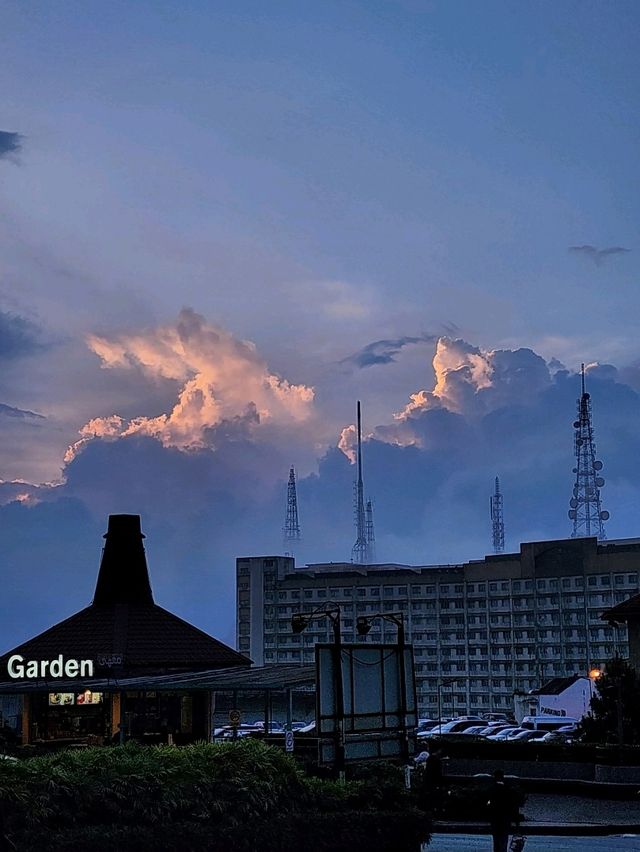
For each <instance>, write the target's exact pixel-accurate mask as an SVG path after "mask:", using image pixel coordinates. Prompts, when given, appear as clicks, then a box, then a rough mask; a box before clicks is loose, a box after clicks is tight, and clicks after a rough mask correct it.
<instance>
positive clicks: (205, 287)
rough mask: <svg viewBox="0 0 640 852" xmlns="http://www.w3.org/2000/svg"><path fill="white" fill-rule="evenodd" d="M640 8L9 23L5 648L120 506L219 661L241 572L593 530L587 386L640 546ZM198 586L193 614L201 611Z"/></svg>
mask: <svg viewBox="0 0 640 852" xmlns="http://www.w3.org/2000/svg"><path fill="white" fill-rule="evenodd" d="M639 35H640V7H638V4H637V3H635V2H626V0H619V2H607V0H602V2H597V3H596V2H569V0H562V1H561V2H545V1H544V0H542V1H541V2H536V3H532V2H530V3H515V2H498V0H485V2H482V3H476V2H470V0H465V1H464V2H463V0H453V2H436V0H433V2H429V0H423V1H422V0H397V2H393V0H389V2H373V0H368V2H339V3H338V2H323V3H316V4H306V3H293V2H290V3H289V2H274V3H270V4H265V3H258V2H255V3H254V2H242V0H235V2H210V3H198V2H194V0H185V2H181V3H177V2H142V0H141V2H136V3H125V2H112V3H109V4H103V3H97V2H83V3H80V2H67V3H64V4H51V3H42V2H33V3H29V4H25V3H20V2H17V0H9V2H7V3H5V4H3V7H2V9H1V10H0V47H1V49H2V57H3V62H2V91H3V99H2V101H3V106H2V110H1V111H0V221H1V222H2V227H1V228H0V366H1V368H2V369H1V370H0V440H1V443H0V504H1V505H0V549H1V552H2V560H1V561H0V580H1V581H2V589H3V595H2V604H0V615H1V616H2V617H1V618H0V650H2V649H3V648H4V647H5V646H6V647H12V646H14V645H16V644H18V642H19V641H21V640H23V639H25V638H27V637H28V636H31V635H33V634H34V633H36V632H37V631H39V630H41V629H44V628H45V627H47V626H49V625H50V624H51V623H53V622H54V621H56V620H59V619H60V618H62V617H64V616H66V615H68V614H70V613H71V612H73V611H74V610H75V609H77V608H79V607H80V606H82V605H84V604H85V603H86V602H87V601H88V600H90V598H91V596H92V592H93V584H94V582H95V576H96V571H97V562H98V558H99V553H100V547H101V541H102V540H101V535H102V533H103V532H104V531H105V530H106V517H107V515H108V514H109V513H110V512H136V513H140V514H142V516H143V526H144V529H145V532H146V533H147V551H148V555H149V561H150V567H151V571H152V583H153V585H154V590H155V592H156V598H157V600H158V602H159V603H161V604H163V605H165V606H167V607H168V608H169V609H172V610H174V611H176V612H177V613H178V614H180V615H182V616H183V617H185V618H187V619H189V620H191V621H194V622H195V623H196V624H198V626H200V627H202V628H203V629H206V630H209V631H210V632H212V633H214V634H215V635H217V636H219V637H220V638H222V639H225V640H227V641H232V639H233V632H234V626H233V624H234V621H233V620H234V616H233V601H234V559H235V557H236V556H239V555H249V554H255V553H261V552H266V551H270V552H275V551H280V550H281V541H280V528H281V526H282V523H283V520H284V508H285V506H284V495H285V490H286V478H287V474H288V469H289V465H290V464H294V465H295V466H296V468H297V471H298V476H299V499H300V516H301V522H302V526H303V535H304V543H303V547H302V550H301V553H300V558H301V559H302V560H304V561H307V560H309V561H325V560H330V559H333V560H339V559H348V558H349V556H350V550H351V545H352V543H353V538H354V531H353V514H352V481H353V472H354V471H353V466H352V464H351V462H350V457H351V449H352V445H353V431H352V430H351V429H350V428H349V427H350V426H351V425H352V424H353V422H354V413H355V400H356V399H361V400H362V404H363V412H364V430H365V434H366V436H367V441H366V445H365V486H366V490H367V492H368V496H370V497H371V498H372V499H373V501H374V509H375V521H376V532H377V539H378V541H377V545H378V556H379V557H380V559H382V560H388V561H398V562H415V563H421V564H430V563H435V562H454V561H457V560H462V559H469V558H480V557H481V556H482V555H483V554H484V553H485V552H486V551H487V550H488V545H489V522H488V512H487V508H488V496H489V493H490V491H491V487H492V482H493V477H494V476H495V475H496V474H500V476H501V478H502V481H503V486H504V492H505V520H506V524H507V543H508V546H509V547H511V548H517V546H518V543H519V542H520V541H521V540H531V539H535V538H553V537H560V536H565V535H568V534H569V533H570V523H569V521H568V518H567V508H568V500H569V497H570V496H571V486H572V481H571V479H572V476H571V468H572V467H573V459H572V437H573V436H572V429H571V423H572V421H573V419H574V412H575V400H576V397H577V395H578V392H579V380H578V376H577V373H576V371H577V370H579V365H580V363H581V362H582V361H584V362H585V363H586V364H587V365H589V367H588V370H587V380H588V383H589V389H590V390H591V392H592V396H593V405H594V419H595V428H596V440H597V444H598V450H599V455H600V457H601V458H602V459H603V462H604V474H605V476H606V478H607V484H606V486H605V488H604V489H603V501H604V505H605V507H606V508H607V509H608V510H609V511H610V512H611V520H610V521H609V522H608V524H607V532H608V535H609V537H610V538H616V537H632V536H636V535H638V534H639V533H640V525H639V522H638V514H639V513H638V509H639V504H640V500H639V498H640V462H639V461H638V459H640V452H639V451H640V439H639V437H638V436H639V434H640V432H639V428H638V427H639V425H640V424H639V415H640V342H639V340H638V332H637V326H638V317H639V316H640V287H639V286H638V257H639V252H640V246H639V244H638V222H639V221H640V215H639V214H640V210H639V208H640V201H639V198H640V195H639V193H638V178H639V170H638V156H637V153H638V150H639V143H640V139H639V136H640V133H639V130H640V126H639V125H640V122H639V118H638V116H639V115H640V110H639V106H640V103H639V101H640V94H639V92H640V89H639V86H638V82H639V79H640V73H639V70H640V69H639V65H640V59H639V58H638V50H637V44H638V36H639ZM196 590H197V591H196Z"/></svg>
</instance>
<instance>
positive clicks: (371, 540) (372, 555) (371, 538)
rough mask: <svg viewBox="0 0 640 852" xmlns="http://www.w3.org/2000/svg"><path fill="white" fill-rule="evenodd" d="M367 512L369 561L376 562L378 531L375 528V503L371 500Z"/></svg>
mask: <svg viewBox="0 0 640 852" xmlns="http://www.w3.org/2000/svg"><path fill="white" fill-rule="evenodd" d="M365 514H366V516H367V529H366V536H367V545H368V547H369V560H368V561H369V562H375V559H376V533H375V530H374V528H373V505H372V503H371V500H367V506H366V509H365Z"/></svg>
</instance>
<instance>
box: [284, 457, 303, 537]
mask: <svg viewBox="0 0 640 852" xmlns="http://www.w3.org/2000/svg"><path fill="white" fill-rule="evenodd" d="M282 540H283V544H284V549H285V553H286V554H289V552H290V551H291V548H292V547H293V546H294V545H295V544H296V543H297V542H299V541H300V522H299V520H298V495H297V493H296V472H295V469H294V467H293V465H292V466H291V468H290V470H289V482H288V484H287V512H286V515H285V519H284V527H283V528H282Z"/></svg>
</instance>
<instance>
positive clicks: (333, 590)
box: [238, 573, 638, 600]
mask: <svg viewBox="0 0 640 852" xmlns="http://www.w3.org/2000/svg"><path fill="white" fill-rule="evenodd" d="M586 584H587V586H588V587H590V588H593V587H596V586H600V587H603V588H607V587H611V586H615V587H625V586H637V584H638V575H637V574H627V573H624V574H598V575H596V574H590V575H587V577H586ZM584 585H585V577H584V576H583V575H578V576H574V577H561V578H559V577H552V578H539V579H537V580H536V581H535V586H534V581H533V580H500V581H496V582H489V583H437V584H432V585H417V584H411V585H402V586H391V585H386V584H385V585H382V586H356V587H353V586H346V587H328V588H312V589H309V588H307V589H287V590H285V589H280V590H279V591H278V592H277V594H278V599H279V600H301V599H304V598H307V599H313V598H320V599H322V598H344V597H353V596H354V595H355V596H360V597H366V596H370V597H391V598H392V597H407V596H409V594H410V595H411V596H415V595H419V596H422V595H424V596H429V595H432V596H433V595H438V596H439V597H442V596H443V595H467V596H469V595H473V594H485V595H486V593H487V591H488V592H489V593H496V594H499V593H501V592H502V593H504V592H508V593H513V592H527V591H533V590H534V587H535V589H536V590H537V591H545V590H547V589H548V590H551V591H554V590H560V589H562V590H568V589H582V588H584ZM248 588H249V584H248V582H242V581H240V582H239V583H238V590H246V589H248ZM272 594H273V593H272Z"/></svg>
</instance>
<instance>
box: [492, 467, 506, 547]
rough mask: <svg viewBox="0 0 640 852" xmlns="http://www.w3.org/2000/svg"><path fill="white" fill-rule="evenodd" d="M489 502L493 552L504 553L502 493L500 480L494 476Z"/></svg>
mask: <svg viewBox="0 0 640 852" xmlns="http://www.w3.org/2000/svg"><path fill="white" fill-rule="evenodd" d="M489 502H490V504H491V537H492V542H493V552H494V553H504V514H503V511H502V494H501V493H500V480H499V479H498V477H497V476H496V488H495V491H494V493H493V495H492V496H491V498H490V501H489Z"/></svg>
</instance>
